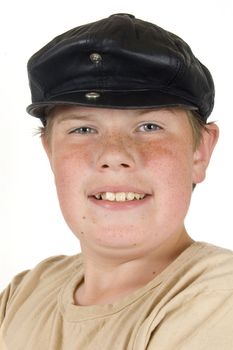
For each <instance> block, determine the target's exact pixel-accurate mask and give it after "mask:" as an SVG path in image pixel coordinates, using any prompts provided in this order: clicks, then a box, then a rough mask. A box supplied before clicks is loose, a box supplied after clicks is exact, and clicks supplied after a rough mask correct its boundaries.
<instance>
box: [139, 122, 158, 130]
mask: <svg viewBox="0 0 233 350" xmlns="http://www.w3.org/2000/svg"><path fill="white" fill-rule="evenodd" d="M148 125H151V126H152V125H153V127H155V129H149V130H144V131H145V132H152V131H157V130H162V129H163V128H162V127H161V126H159V125H158V124H155V123H144V124H142V125H140V126H139V127H138V129H140V128H144V127H145V126H148Z"/></svg>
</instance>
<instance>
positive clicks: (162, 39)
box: [27, 14, 214, 121]
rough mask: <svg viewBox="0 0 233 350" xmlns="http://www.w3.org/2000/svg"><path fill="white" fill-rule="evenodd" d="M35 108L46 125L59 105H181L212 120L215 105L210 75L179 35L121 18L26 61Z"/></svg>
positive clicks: (64, 38) (67, 36) (85, 29)
mask: <svg viewBox="0 0 233 350" xmlns="http://www.w3.org/2000/svg"><path fill="white" fill-rule="evenodd" d="M28 76H29V83H30V88H31V95H32V104H31V105H29V106H28V107H27V111H28V113H30V114H31V115H33V116H35V117H38V118H41V119H42V120H44V119H45V118H46V113H47V112H46V111H47V110H48V108H50V107H53V106H55V105H59V104H60V105H69V104H71V105H82V106H95V107H107V108H123V109H124V108H128V109H134V108H157V107H164V106H182V107H184V108H188V109H196V110H197V112H198V113H199V115H200V116H201V118H202V119H203V120H204V121H206V119H207V117H208V116H209V115H210V113H211V111H212V109H213V105H214V83H213V79H212V77H211V74H210V72H209V71H208V69H207V68H206V67H205V66H204V65H203V64H202V63H201V62H200V61H199V60H198V59H197V58H196V57H195V56H194V55H193V53H192V51H191V49H190V47H189V46H188V45H187V44H186V43H185V42H184V41H183V40H182V39H181V38H179V37H178V36H176V35H174V34H172V33H170V32H168V31H166V30H164V29H162V28H160V27H158V26H156V25H154V24H152V23H149V22H145V21H142V20H140V19H137V18H135V17H134V16H132V15H128V14H115V15H112V16H110V17H108V18H105V19H102V20H100V21H97V22H94V23H89V24H86V25H82V26H80V27H77V28H74V29H72V30H70V31H68V32H66V33H64V34H62V35H60V36H58V37H56V38H55V39H53V40H52V41H51V42H50V43H48V44H47V45H46V46H45V47H43V48H42V49H41V50H40V51H38V52H37V53H35V54H34V55H33V56H32V57H31V58H30V60H29V62H28Z"/></svg>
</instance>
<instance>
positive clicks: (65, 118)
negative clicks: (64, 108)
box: [56, 108, 174, 124]
mask: <svg viewBox="0 0 233 350" xmlns="http://www.w3.org/2000/svg"><path fill="white" fill-rule="evenodd" d="M126 110H128V109H126ZM132 110H133V109H132ZM135 111H137V112H138V113H137V114H136V115H134V116H132V117H134V118H135V117H136V118H137V117H140V116H143V115H144V114H149V113H152V112H155V111H158V112H161V111H164V112H165V111H170V112H172V113H174V111H173V110H172V109H168V108H151V109H149V108H148V109H138V110H135ZM95 117H96V115H94V114H80V115H78V114H75V113H70V114H68V115H64V114H61V115H60V116H58V118H56V119H57V123H58V124H61V123H62V122H64V121H70V120H87V119H89V120H93V119H94V118H95Z"/></svg>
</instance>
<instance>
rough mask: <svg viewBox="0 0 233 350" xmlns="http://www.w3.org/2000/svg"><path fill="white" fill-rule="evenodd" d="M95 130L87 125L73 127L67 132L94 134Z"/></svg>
mask: <svg viewBox="0 0 233 350" xmlns="http://www.w3.org/2000/svg"><path fill="white" fill-rule="evenodd" d="M95 133H96V130H95V129H93V128H89V127H88V126H81V127H80V128H75V129H73V130H71V131H70V132H69V134H81V135H86V134H95Z"/></svg>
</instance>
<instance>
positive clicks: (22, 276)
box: [0, 254, 82, 301]
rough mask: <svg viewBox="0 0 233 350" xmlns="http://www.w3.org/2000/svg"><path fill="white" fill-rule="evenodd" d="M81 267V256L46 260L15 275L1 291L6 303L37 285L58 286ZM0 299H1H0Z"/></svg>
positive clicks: (61, 256) (65, 256)
mask: <svg viewBox="0 0 233 350" xmlns="http://www.w3.org/2000/svg"><path fill="white" fill-rule="evenodd" d="M81 266H82V254H77V255H73V256H67V255H57V256H52V257H49V258H46V259H44V260H42V261H41V262H40V263H38V264H37V265H36V266H35V267H34V268H32V269H30V270H26V271H23V272H21V273H19V274H17V275H16V276H15V277H14V278H13V279H12V281H11V283H10V284H9V285H8V287H7V288H6V289H5V290H4V291H3V293H2V294H1V297H3V294H4V293H5V294H6V293H7V299H8V301H9V300H11V299H12V298H14V297H15V296H16V295H17V294H18V293H20V292H21V291H22V290H24V291H26V290H27V291H29V290H30V289H31V290H33V289H35V288H37V287H38V286H39V285H40V286H42V285H43V284H45V285H47V284H48V283H52V284H53V285H54V287H55V285H57V286H60V285H61V284H62V283H65V281H66V280H69V278H70V277H71V276H72V275H73V274H74V273H75V271H80V269H81ZM0 299H1V298H0Z"/></svg>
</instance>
